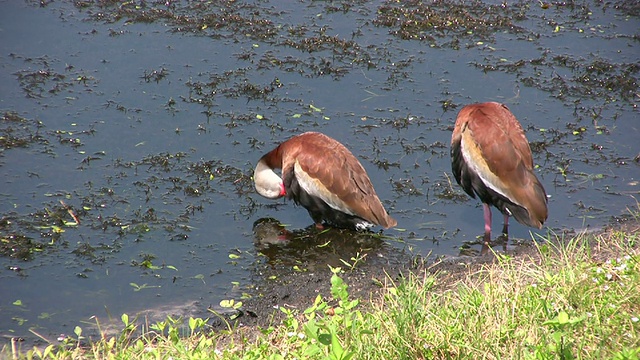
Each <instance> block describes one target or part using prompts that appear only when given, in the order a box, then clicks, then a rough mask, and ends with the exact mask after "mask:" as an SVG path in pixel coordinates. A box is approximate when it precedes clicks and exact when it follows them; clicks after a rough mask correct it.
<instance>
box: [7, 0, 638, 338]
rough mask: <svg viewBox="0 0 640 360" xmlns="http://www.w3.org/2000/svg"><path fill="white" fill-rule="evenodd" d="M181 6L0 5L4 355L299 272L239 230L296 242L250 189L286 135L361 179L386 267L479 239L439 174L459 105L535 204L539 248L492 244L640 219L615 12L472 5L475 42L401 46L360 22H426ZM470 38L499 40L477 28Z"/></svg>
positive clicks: (473, 220) (264, 5) (627, 54)
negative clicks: (314, 145)
mask: <svg viewBox="0 0 640 360" xmlns="http://www.w3.org/2000/svg"><path fill="white" fill-rule="evenodd" d="M78 4H80V3H78ZM195 4H197V3H195ZM195 4H194V3H192V2H187V3H181V2H166V3H165V2H162V3H153V4H151V3H150V2H147V3H145V4H142V3H141V4H137V5H138V6H137V7H136V6H135V5H136V4H134V3H133V2H131V3H127V4H126V5H123V6H121V7H120V10H119V11H117V9H118V8H117V7H106V8H98V7H97V6H96V5H94V4H91V3H85V5H86V6H85V7H82V6H79V5H78V6H74V4H73V3H70V2H63V1H59V2H52V3H47V4H46V6H38V3H36V2H31V1H27V2H14V1H3V2H0V9H1V10H2V11H0V27H1V28H0V37H1V38H2V41H0V66H1V69H2V71H0V94H1V96H0V105H1V110H2V113H3V114H4V116H3V118H2V120H1V122H0V136H2V137H3V138H2V139H14V140H16V141H15V142H13V143H12V144H14V145H13V146H4V147H3V151H2V153H0V169H1V170H2V174H3V182H2V188H1V189H0V199H1V201H0V211H1V214H2V223H0V233H1V234H2V239H3V242H5V243H10V242H12V241H14V240H15V239H16V238H20V237H21V236H23V237H24V238H25V239H26V240H25V241H26V242H28V241H27V240H29V241H30V244H31V246H25V248H26V249H27V250H25V252H21V253H20V256H17V255H16V252H15V251H13V252H12V251H8V252H7V253H5V254H3V256H2V257H0V263H1V264H2V274H1V275H0V287H1V288H2V289H3V290H2V296H1V301H0V312H1V313H2V314H3V316H2V317H1V318H0V332H1V333H2V334H3V335H11V336H22V337H29V336H31V334H30V333H29V332H28V329H29V328H32V329H35V330H37V331H38V333H40V334H47V335H51V336H53V338H55V337H56V335H57V334H60V333H66V334H69V333H72V332H73V327H74V326H75V325H77V324H85V325H86V324H92V323H94V321H95V320H94V319H92V318H91V317H92V316H97V317H98V318H103V319H104V318H108V317H113V318H116V319H117V318H119V316H120V314H121V313H124V312H126V313H129V314H134V313H137V312H141V311H143V310H145V309H159V308H160V307H165V308H166V307H172V306H175V308H170V310H169V311H175V312H179V313H180V312H183V313H184V314H195V315H202V314H204V315H206V310H207V308H208V307H209V306H213V307H214V308H216V309H218V307H217V304H218V303H219V301H220V300H222V299H228V298H241V297H242V294H243V293H248V292H250V290H251V288H252V284H253V282H254V281H256V277H255V273H254V270H255V268H256V266H257V264H259V263H263V262H265V261H268V262H269V261H274V260H273V258H274V257H275V258H276V260H275V262H277V263H279V264H284V266H283V268H287V266H290V265H291V264H292V263H295V260H296V257H299V256H301V255H300V254H301V252H300V251H299V249H298V248H296V250H295V251H293V250H292V251H288V250H287V251H281V252H277V251H276V252H275V253H273V251H268V252H267V251H265V250H264V248H263V247H262V245H260V244H259V242H258V241H256V239H254V234H253V224H254V222H256V221H257V220H258V219H261V218H267V217H270V218H276V219H277V220H278V221H280V222H282V223H284V224H287V225H288V226H289V228H290V229H303V228H305V227H307V226H309V225H310V224H311V220H310V218H309V217H308V215H307V213H306V211H304V210H303V209H300V208H296V207H294V206H293V205H292V204H288V203H284V202H269V201H268V200H266V199H262V198H260V197H259V196H257V195H256V194H255V193H253V190H252V185H251V181H250V176H251V172H252V169H253V165H254V164H255V161H256V160H257V159H258V158H259V157H260V156H261V155H262V154H263V153H265V152H266V151H268V150H270V149H271V148H273V147H274V146H275V145H276V144H277V143H278V142H280V141H283V140H284V139H286V138H288V137H290V136H292V135H293V134H297V133H300V132H303V131H309V130H314V131H322V132H324V133H326V134H328V135H330V136H332V137H334V138H336V139H337V140H339V141H341V142H343V143H345V144H346V145H347V146H348V147H349V148H350V149H351V150H352V151H353V153H354V154H356V156H357V157H358V158H359V159H360V160H361V161H362V163H363V165H364V167H365V168H366V169H367V170H368V172H369V175H370V177H371V178H372V181H373V183H374V185H375V186H376V190H377V192H378V195H379V196H380V198H381V199H383V202H384V203H385V205H386V206H387V209H389V211H390V213H391V214H392V216H394V217H395V218H396V219H397V220H398V223H399V225H398V229H392V230H388V231H385V232H384V234H385V235H386V237H385V239H384V241H385V243H386V244H387V245H388V246H385V247H386V248H388V249H387V251H399V250H403V249H408V248H411V249H412V251H414V252H416V253H418V254H423V255H426V254H428V253H429V252H433V253H434V254H439V255H457V254H459V253H460V249H461V247H464V245H465V244H467V243H469V242H472V241H473V240H474V239H475V237H476V236H477V235H479V234H481V233H482V229H483V225H482V222H483V220H482V210H481V207H480V204H479V203H478V202H477V201H475V200H472V199H469V198H467V197H466V196H465V195H464V193H463V192H462V191H461V189H460V188H459V187H458V186H457V185H456V184H455V181H454V180H453V178H452V177H451V176H450V165H449V150H448V146H449V141H450V136H451V129H452V125H453V122H454V120H455V116H456V114H457V111H458V110H459V109H460V108H461V106H463V105H464V104H467V103H471V102H480V101H500V102H503V103H505V104H507V105H508V106H509V107H510V109H511V110H512V111H513V112H514V114H515V115H516V116H517V117H518V119H519V120H520V121H521V122H522V124H523V126H524V127H525V129H526V130H527V136H528V138H529V141H530V142H531V143H532V144H533V148H534V159H535V162H536V164H538V165H539V168H538V169H537V171H538V175H539V177H540V178H541V181H542V183H543V184H544V186H545V188H546V190H547V193H548V194H549V197H550V198H549V209H550V213H549V220H548V222H547V223H546V224H545V225H546V226H547V227H545V229H543V230H541V231H532V230H531V229H528V228H525V227H523V226H521V225H519V224H517V223H515V222H513V225H512V226H511V228H510V230H511V236H512V237H514V238H523V239H530V238H531V237H532V236H534V237H535V236H536V235H535V234H541V235H545V234H546V233H547V231H551V232H556V233H561V232H562V231H564V230H567V229H569V230H571V229H582V228H585V227H594V226H595V227H598V226H602V225H604V224H606V223H608V222H609V221H610V220H611V219H612V217H615V218H616V219H623V218H624V215H625V214H626V213H627V208H636V206H637V202H636V199H637V197H638V193H639V191H640V190H639V186H638V175H639V174H640V165H639V160H638V156H639V155H640V147H639V146H638V145H637V139H640V122H639V121H638V120H639V117H638V114H639V113H638V108H637V106H638V102H639V100H640V96H639V94H638V87H637V78H638V72H639V70H640V68H639V66H638V59H639V58H640V51H639V50H638V49H639V48H638V46H639V44H638V29H639V28H640V27H639V26H638V25H639V24H640V22H639V20H638V9H637V8H635V9H634V8H632V7H631V5H628V4H627V5H624V4H625V3H624V2H619V3H616V4H617V5H622V6H618V7H617V8H616V7H614V6H610V5H607V7H606V8H603V7H602V6H601V5H599V3H598V2H584V3H582V4H580V5H577V6H574V7H570V6H556V5H551V6H550V7H549V8H548V9H543V8H541V7H540V6H539V4H537V3H531V4H529V5H527V4H528V2H523V3H515V4H512V5H509V7H508V8H506V9H502V8H500V7H499V4H500V3H499V2H497V3H495V4H496V5H495V6H494V5H491V3H480V2H474V3H471V4H468V5H466V6H467V10H468V11H467V12H468V13H469V14H476V18H472V19H466V20H465V19H462V20H464V21H469V22H471V21H472V20H473V21H478V22H477V23H474V24H475V25H474V27H473V29H474V30H469V29H467V28H465V27H464V26H457V25H456V24H455V23H451V24H449V23H447V22H446V21H445V22H443V24H445V25H446V26H445V28H444V29H443V30H442V31H440V30H437V29H433V28H429V27H424V28H414V29H408V30H407V31H408V34H411V35H412V37H414V39H405V38H403V37H402V36H401V34H402V27H401V25H400V24H401V23H402V22H400V23H395V24H392V23H389V22H385V21H383V19H382V15H381V14H385V13H386V12H387V11H392V10H393V11H396V13H395V14H396V15H395V17H396V18H397V19H408V18H410V17H411V16H416V19H418V20H419V19H422V18H421V17H420V14H423V12H421V11H424V10H426V9H425V8H411V7H410V6H408V5H407V6H406V7H405V8H402V9H400V8H394V7H395V6H397V5H395V2H391V3H389V4H386V3H384V2H354V3H352V2H346V1H345V2H339V3H325V2H311V3H295V4H286V5H285V4H283V3H280V2H257V3H255V4H254V3H252V2H247V3H238V4H236V3H234V2H231V3H226V2H219V3H216V2H208V3H206V4H207V5H204V4H203V5H202V6H201V7H200V8H197V9H196V6H194V5H195ZM243 4H244V5H246V6H243ZM431 6H432V8H433V9H432V10H435V11H436V12H435V15H438V16H440V17H444V15H445V14H450V15H451V14H455V13H456V12H455V9H457V8H455V7H452V8H450V9H449V8H447V6H449V5H446V4H443V3H440V2H435V3H433V4H431ZM625 6H626V7H625ZM333 7H335V8H333ZM381 9H384V11H381ZM403 11H404V12H403ZM222 13H226V15H225V16H224V17H220V18H218V17H214V16H212V14H222ZM163 14H164V15H163ZM170 14H171V15H170ZM176 14H178V15H180V16H177V15H176ZM490 14H503V16H505V17H507V18H508V19H511V20H510V21H509V22H508V23H509V24H507V25H499V24H501V23H500V21H503V22H504V19H502V20H501V19H500V18H498V19H496V20H495V24H494V25H491V24H489V25H490V26H487V24H486V23H483V22H482V19H485V21H486V19H487V18H488V17H489V15H490ZM161 15H162V16H161ZM174 15H176V16H174ZM435 15H433V14H432V19H436V20H437V18H438V17H437V16H435ZM234 16H235V17H234ZM185 19H191V20H190V21H185ZM245 20H246V21H245ZM436 20H433V21H434V23H435V22H436ZM462 20H461V22H460V23H461V24H464V21H462ZM408 23H410V22H407V24H408ZM258 24H259V25H258ZM447 24H448V25H447ZM483 24H484V26H485V27H483ZM269 33H271V34H273V35H272V36H271V35H268V34H269ZM265 34H267V35H265ZM17 140H23V143H21V142H18V141H17ZM5 143H8V142H5ZM452 182H453V184H451V183H452ZM69 209H70V210H71V213H73V214H74V215H71V213H70V212H69V211H67V210H69ZM494 213H495V211H494ZM73 216H76V217H77V219H78V220H80V223H79V224H74V222H75V219H74V218H73ZM499 218H500V216H497V214H494V226H495V227H496V228H499V223H500V221H499V220H500V219H499ZM530 232H531V233H530ZM532 234H533V235H532ZM25 241H23V243H24V242H25ZM334 242H336V241H334ZM310 243H313V244H314V245H310V247H311V248H310V249H309V251H310V252H313V247H315V246H317V245H318V244H317V243H316V242H310ZM255 244H258V245H257V247H256V245H255ZM376 244H378V243H377V242H376ZM299 245H300V244H299V243H297V245H296V246H299ZM369 245H370V244H369ZM367 246H368V245H367ZM14 248H15V249H18V248H19V247H18V246H15V247H14ZM376 248H377V246H376ZM289 250H291V249H289ZM261 251H262V252H265V253H267V254H266V255H267V256H268V257H269V259H268V260H265V258H264V257H263V256H261V255H259V254H260V252H261ZM336 251H339V250H336ZM351 251H353V252H355V253H357V252H358V249H349V250H348V252H351ZM305 254H307V253H305ZM278 256H280V257H281V258H280V259H278ZM332 259H333V260H331V261H335V260H336V259H335V258H332ZM304 260H305V261H307V263H306V264H305V265H304V266H308V267H311V268H314V267H316V266H317V265H318V264H317V263H314V257H313V256H310V257H307V258H305V259H304ZM315 261H316V262H317V261H320V262H323V263H324V262H330V261H329V260H327V259H326V258H325V257H322V256H319V257H317V258H315ZM322 266H324V265H322ZM18 300H19V301H20V302H18ZM163 309H164V308H163Z"/></svg>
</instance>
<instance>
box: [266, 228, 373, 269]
mask: <svg viewBox="0 0 640 360" xmlns="http://www.w3.org/2000/svg"><path fill="white" fill-rule="evenodd" d="M253 240H254V245H255V247H256V249H257V250H258V251H259V252H260V253H262V254H263V255H265V256H266V258H267V261H268V263H269V264H272V265H287V266H292V265H301V264H304V266H305V267H307V268H310V267H314V266H316V265H317V266H322V267H324V268H325V269H326V265H327V264H328V265H330V266H333V267H335V266H342V267H344V266H346V264H345V262H347V263H350V264H351V263H353V262H354V261H355V260H354V259H361V260H362V259H364V258H365V257H366V256H371V255H373V253H376V254H379V253H380V252H381V250H383V247H384V246H385V242H384V241H383V239H382V236H381V235H380V234H378V233H373V232H361V231H353V230H345V229H336V228H328V229H325V230H318V229H317V228H316V227H315V226H310V227H308V228H306V229H297V230H289V229H287V228H286V226H284V225H282V224H281V223H280V222H279V221H278V220H276V219H273V218H262V219H259V220H257V221H256V222H255V223H254V224H253ZM343 261H344V262H343Z"/></svg>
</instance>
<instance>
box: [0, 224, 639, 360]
mask: <svg viewBox="0 0 640 360" xmlns="http://www.w3.org/2000/svg"><path fill="white" fill-rule="evenodd" d="M541 244H542V245H539V246H538V247H537V248H536V249H535V251H533V252H532V254H530V255H527V256H518V257H511V256H504V255H500V256H499V257H498V259H499V260H498V261H496V262H494V263H492V264H485V265H474V266H469V267H468V268H467V269H466V270H464V271H463V272H461V273H457V274H452V273H448V272H435V273H431V272H429V271H423V272H417V273H413V274H409V275H407V277H405V278H403V279H402V280H400V281H397V282H392V281H391V280H389V284H388V285H389V286H387V287H386V289H385V291H384V293H383V294H382V295H381V296H379V297H378V298H374V299H372V300H371V302H367V303H361V302H359V301H358V300H355V299H352V298H350V296H349V292H348V286H347V284H345V283H344V282H343V280H342V278H341V277H340V275H341V271H340V269H333V275H332V277H331V279H327V280H328V281H331V285H332V290H331V294H324V295H326V296H328V297H329V298H330V299H331V300H329V301H326V300H323V297H321V296H318V297H317V298H316V300H315V301H314V303H313V304H309V307H308V308H307V309H306V310H304V311H293V310H288V309H281V311H283V312H284V313H285V320H284V322H283V323H282V324H280V325H278V326H275V325H274V326H271V327H269V328H267V329H244V328H243V329H232V328H230V329H229V330H228V331H220V332H215V333H212V332H210V331H207V330H206V329H207V327H206V319H189V321H188V328H187V329H186V330H181V327H180V325H179V323H180V322H179V321H178V320H174V319H171V318H168V319H167V320H166V321H163V322H160V323H156V324H152V325H150V326H145V327H143V326H142V325H137V324H136V323H135V322H133V321H131V322H130V320H129V319H128V318H127V317H126V316H123V319H122V320H123V330H122V331H121V333H120V334H119V335H118V336H115V337H107V338H105V339H103V340H99V341H95V342H87V341H86V339H84V338H82V330H81V329H80V328H76V336H77V339H76V341H69V342H68V343H67V344H65V345H62V346H60V345H50V346H48V347H46V348H45V349H30V350H25V351H20V350H16V349H11V347H9V346H7V347H5V348H4V349H2V351H1V352H0V357H3V356H4V357H12V356H13V357H15V358H27V359H32V358H34V359H76V358H87V359H94V358H95V359H168V358H173V359H242V358H244V359H285V358H286V359H293V358H298V359H351V358H353V359H369V358H370V359H434V358H435V359H638V358H639V357H640V336H639V335H640V321H639V320H638V318H640V265H639V264H638V261H639V259H640V257H639V253H640V250H639V249H640V232H639V231H638V230H637V229H634V230H628V231H610V232H607V233H603V234H598V235H580V236H577V237H575V238H571V239H560V240H559V241H554V242H553V244H557V245H552V242H541ZM329 295H330V296H329ZM140 332H143V333H144V334H143V335H134V334H139V333H140Z"/></svg>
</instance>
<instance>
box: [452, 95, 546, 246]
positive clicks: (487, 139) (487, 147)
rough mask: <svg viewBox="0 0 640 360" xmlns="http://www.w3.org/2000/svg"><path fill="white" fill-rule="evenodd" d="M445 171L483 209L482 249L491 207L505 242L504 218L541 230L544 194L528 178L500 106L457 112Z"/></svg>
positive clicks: (510, 118)
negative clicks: (498, 215) (448, 167)
mask: <svg viewBox="0 0 640 360" xmlns="http://www.w3.org/2000/svg"><path fill="white" fill-rule="evenodd" d="M451 169H452V171H453V175H454V176H455V178H456V181H457V182H458V184H460V186H462V188H463V189H464V191H465V192H466V193H467V194H469V196H471V197H472V198H475V197H476V195H478V197H480V200H481V201H482V203H483V209H484V243H485V245H486V244H489V243H490V241H491V208H490V206H491V205H493V206H495V207H496V208H498V210H500V212H502V214H503V215H504V227H503V228H502V233H503V234H504V236H505V237H506V238H507V239H508V237H509V216H513V217H514V218H515V219H516V220H517V221H518V222H519V223H521V224H523V225H527V226H530V227H534V228H538V229H540V228H542V224H544V222H545V220H546V219H547V194H546V192H545V191H544V188H543V187H542V184H541V183H540V181H539V180H538V178H537V177H536V175H535V173H534V172H533V157H532V156H531V148H530V147H529V143H528V142H527V138H526V137H525V135H524V130H523V129H522V126H521V125H520V123H519V122H518V120H517V119H516V118H515V116H514V115H513V114H512V113H511V111H509V109H508V108H507V107H506V106H505V105H503V104H500V103H496V102H487V103H481V104H471V105H467V106H465V107H463V108H462V110H460V113H459V114H458V118H457V119H456V124H455V127H454V129H453V135H452V137H451Z"/></svg>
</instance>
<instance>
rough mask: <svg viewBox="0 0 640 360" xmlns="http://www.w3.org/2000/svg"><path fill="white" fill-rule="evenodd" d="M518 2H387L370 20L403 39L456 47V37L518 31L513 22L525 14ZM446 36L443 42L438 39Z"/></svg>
mask: <svg viewBox="0 0 640 360" xmlns="http://www.w3.org/2000/svg"><path fill="white" fill-rule="evenodd" d="M525 9H526V7H524V5H522V4H517V3H516V4H511V5H507V4H506V3H502V4H495V5H494V4H486V3H484V2H482V1H478V0H475V1H472V2H463V1H430V2H422V1H409V2H404V3H402V4H398V3H395V2H391V1H389V2H387V3H385V4H384V5H382V6H380V7H379V8H378V13H377V14H378V15H377V18H376V19H375V20H374V24H376V25H378V26H384V27H388V28H390V29H391V30H390V32H391V34H393V35H395V36H398V37H400V38H401V39H405V40H409V39H411V40H421V41H427V42H429V43H430V44H431V46H437V47H440V46H447V47H451V48H453V49H459V48H460V40H459V39H469V40H484V41H487V40H490V39H491V38H492V36H493V34H494V33H495V32H497V31H509V32H512V33H520V32H522V31H523V29H522V28H520V27H519V26H517V25H516V24H515V22H516V21H518V20H522V19H524V18H525V15H524V10H525ZM446 37H449V38H451V39H452V40H451V41H449V42H447V43H444V42H442V41H441V40H439V39H443V38H446Z"/></svg>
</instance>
